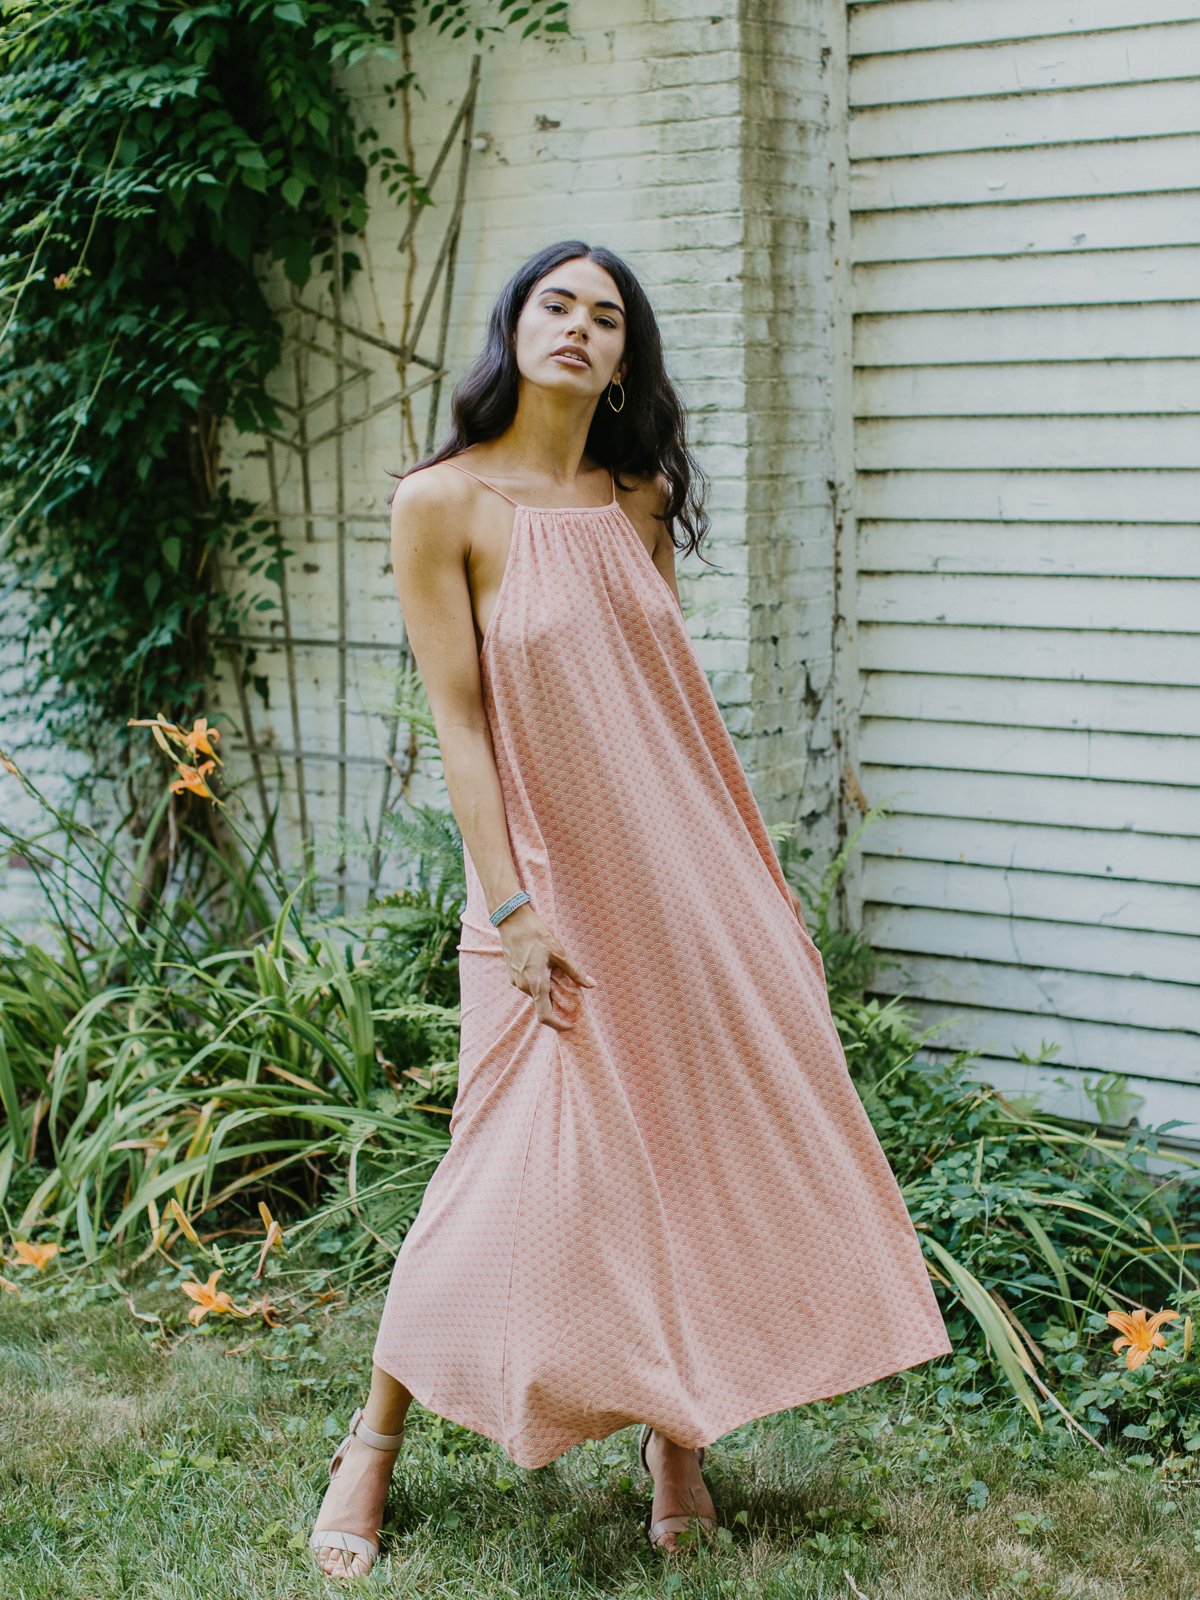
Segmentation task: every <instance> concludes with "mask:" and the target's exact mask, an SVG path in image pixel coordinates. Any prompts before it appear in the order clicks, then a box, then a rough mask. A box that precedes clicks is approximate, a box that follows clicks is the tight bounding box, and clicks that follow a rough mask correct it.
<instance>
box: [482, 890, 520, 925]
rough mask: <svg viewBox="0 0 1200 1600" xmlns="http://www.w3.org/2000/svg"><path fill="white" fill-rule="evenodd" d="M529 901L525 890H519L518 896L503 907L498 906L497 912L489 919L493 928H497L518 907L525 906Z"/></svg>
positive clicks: (514, 896) (507, 901)
mask: <svg viewBox="0 0 1200 1600" xmlns="http://www.w3.org/2000/svg"><path fill="white" fill-rule="evenodd" d="M528 899H529V896H528V894H527V893H526V892H525V890H524V889H521V890H519V891H518V892H517V893H516V894H514V895H512V896H511V897H510V898H509V899H507V900H506V901H505V902H504V904H503V905H500V906H497V907H496V909H495V911H493V912H492V913H491V915H490V916H489V917H488V921H489V922H490V923H492V925H493V926H496V925H497V924H499V923H501V922H503V921H504V918H505V917H506V916H508V914H509V912H510V911H515V910H516V909H517V907H518V906H523V905H524V904H525V902H526V900H528Z"/></svg>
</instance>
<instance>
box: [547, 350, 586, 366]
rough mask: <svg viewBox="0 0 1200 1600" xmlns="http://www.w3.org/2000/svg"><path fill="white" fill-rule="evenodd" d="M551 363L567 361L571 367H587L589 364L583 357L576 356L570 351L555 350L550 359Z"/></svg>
mask: <svg viewBox="0 0 1200 1600" xmlns="http://www.w3.org/2000/svg"><path fill="white" fill-rule="evenodd" d="M550 359H551V360H552V361H569V362H570V363H571V365H572V366H573V367H588V366H590V365H591V362H590V361H588V360H587V359H586V358H585V357H584V356H577V355H575V354H574V353H573V352H572V351H570V350H556V351H555V352H554V354H553V356H551V358H550Z"/></svg>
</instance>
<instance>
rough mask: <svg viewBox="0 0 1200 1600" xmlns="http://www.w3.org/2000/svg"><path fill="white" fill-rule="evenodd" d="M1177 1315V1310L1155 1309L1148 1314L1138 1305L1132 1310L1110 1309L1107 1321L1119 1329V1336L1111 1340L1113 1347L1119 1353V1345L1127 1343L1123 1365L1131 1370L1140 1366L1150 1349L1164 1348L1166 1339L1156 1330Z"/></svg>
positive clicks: (1144, 1308) (1143, 1307)
mask: <svg viewBox="0 0 1200 1600" xmlns="http://www.w3.org/2000/svg"><path fill="white" fill-rule="evenodd" d="M1178 1315H1179V1312H1178V1311H1156V1312H1155V1313H1154V1315H1153V1316H1150V1313H1149V1312H1148V1311H1147V1309H1146V1307H1145V1306H1139V1307H1138V1309H1137V1310H1136V1311H1134V1312H1128V1311H1110V1312H1109V1313H1108V1317H1107V1321H1109V1322H1110V1323H1111V1324H1112V1325H1113V1327H1114V1328H1119V1329H1120V1330H1121V1338H1119V1339H1114V1340H1113V1349H1114V1350H1115V1351H1116V1352H1117V1353H1118V1354H1120V1350H1121V1346H1122V1345H1125V1344H1127V1345H1128V1346H1129V1349H1128V1350H1127V1351H1126V1352H1125V1365H1126V1366H1127V1367H1128V1368H1129V1369H1130V1370H1131V1371H1132V1369H1133V1368H1134V1367H1140V1366H1141V1364H1142V1362H1143V1361H1145V1360H1146V1358H1147V1357H1148V1356H1149V1354H1150V1351H1151V1350H1152V1349H1154V1348H1155V1347H1157V1348H1158V1349H1160V1350H1163V1349H1165V1348H1166V1343H1167V1341H1166V1340H1165V1339H1164V1338H1163V1336H1162V1334H1161V1333H1159V1331H1158V1330H1159V1328H1160V1327H1161V1326H1162V1324H1163V1323H1164V1322H1170V1320H1171V1318H1172V1317H1177V1316H1178Z"/></svg>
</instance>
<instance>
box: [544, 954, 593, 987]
mask: <svg viewBox="0 0 1200 1600" xmlns="http://www.w3.org/2000/svg"><path fill="white" fill-rule="evenodd" d="M550 960H551V961H552V962H554V963H557V965H558V966H560V967H561V968H562V970H563V971H564V972H565V973H566V974H567V976H568V977H569V978H574V979H575V982H576V983H580V984H582V985H583V987H584V988H585V989H594V988H595V986H596V980H595V978H591V977H589V976H588V974H587V973H586V972H585V971H584V970H583V968H582V967H577V966H576V965H575V963H574V962H573V961H572V960H571V958H570V956H569V955H567V953H566V951H565V950H564V951H562V952H561V953H557V952H556V953H552V954H551V956H550Z"/></svg>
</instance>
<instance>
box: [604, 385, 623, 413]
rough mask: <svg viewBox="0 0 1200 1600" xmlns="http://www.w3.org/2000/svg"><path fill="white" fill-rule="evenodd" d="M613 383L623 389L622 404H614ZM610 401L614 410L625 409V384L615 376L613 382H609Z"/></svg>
mask: <svg viewBox="0 0 1200 1600" xmlns="http://www.w3.org/2000/svg"><path fill="white" fill-rule="evenodd" d="M613 383H615V384H616V386H617V388H618V389H620V391H621V404H620V405H619V406H614V405H613V403H612V392H613ZM608 403H609V405H610V406H611V407H612V409H613V410H614V411H624V409H625V385H624V384H623V383H622V382H621V381H620V379H619V378H614V379H613V380H612V382H610V383H609V386H608Z"/></svg>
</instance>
